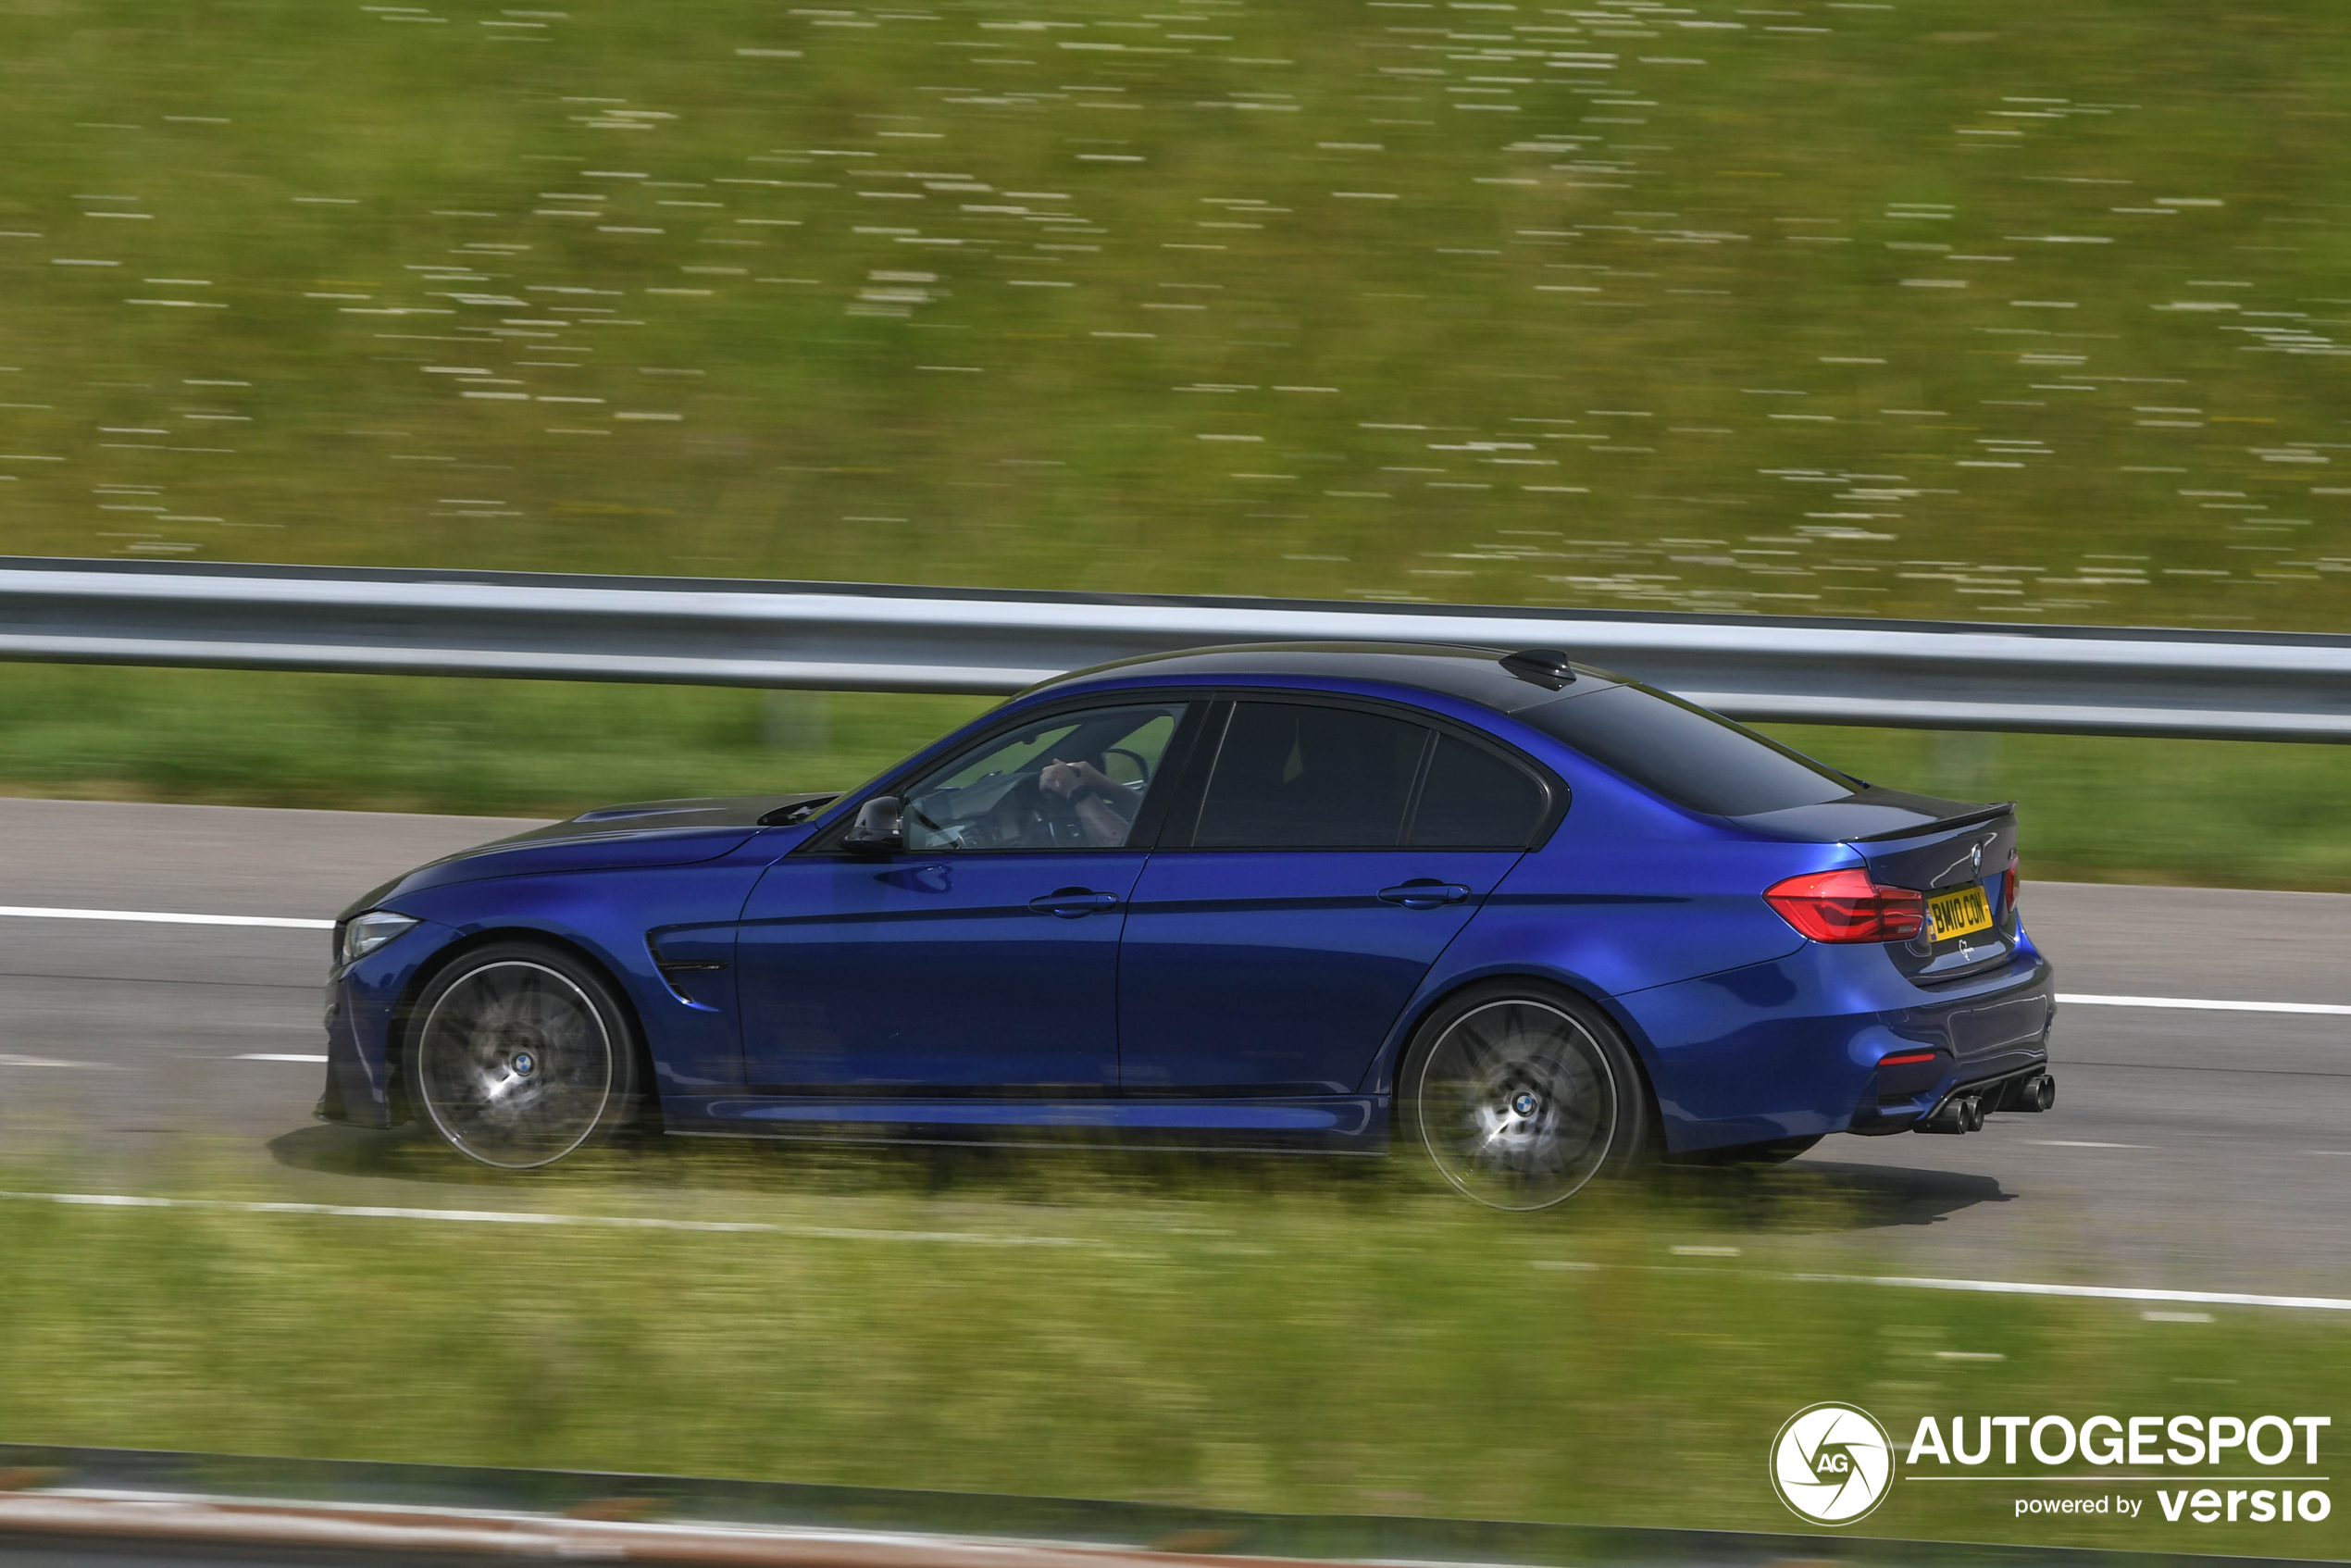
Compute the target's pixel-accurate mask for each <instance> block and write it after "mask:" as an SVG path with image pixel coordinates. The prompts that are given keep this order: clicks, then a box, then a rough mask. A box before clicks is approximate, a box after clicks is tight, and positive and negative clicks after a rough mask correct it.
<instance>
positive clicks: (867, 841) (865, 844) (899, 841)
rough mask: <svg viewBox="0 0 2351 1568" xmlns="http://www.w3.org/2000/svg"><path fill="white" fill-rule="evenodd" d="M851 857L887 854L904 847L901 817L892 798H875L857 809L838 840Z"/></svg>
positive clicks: (877, 796)
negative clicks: (860, 854) (847, 829)
mask: <svg viewBox="0 0 2351 1568" xmlns="http://www.w3.org/2000/svg"><path fill="white" fill-rule="evenodd" d="M840 842H841V847H842V848H843V849H846V850H848V851H850V852H852V853H862V854H889V853H890V852H892V851H895V850H902V849H904V848H905V847H906V835H905V831H904V827H903V814H902V808H901V806H900V803H899V800H898V797H897V796H895V795H876V796H875V797H874V798H873V799H872V800H870V801H867V802H866V803H865V804H864V805H861V806H859V807H858V808H857V820H856V821H855V822H854V823H852V824H851V826H850V829H849V832H848V833H847V834H846V835H845V836H844V837H843V838H842V839H841V841H840Z"/></svg>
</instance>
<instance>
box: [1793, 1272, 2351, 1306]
mask: <svg viewBox="0 0 2351 1568" xmlns="http://www.w3.org/2000/svg"><path fill="white" fill-rule="evenodd" d="M1783 1277H1785V1278H1788V1279H1794V1280H1800V1281H1802V1282H1803V1283H1805V1284H1807V1285H1890V1286H1893V1287H1895V1288H1898V1289H1905V1290H1972V1291H1980V1292H1982V1293H1984V1294H1985V1295H1992V1296H2080V1297H2084V1298H2087V1299H2089V1300H2100V1301H2181V1302H2186V1303H2190V1304H2194V1305H2196V1306H2216V1307H2307V1308H2312V1309H2315V1310H2317V1311H2320V1312H2331V1313H2351V1300H2346V1299H2345V1298H2343V1297H2340V1296H2261V1295H2255V1294H2253V1293H2251V1292H2249V1291H2242V1290H2147V1289H2141V1288H2138V1287H2136V1286H2128V1285H2036V1284H2032V1283H2029V1282H2027V1281H2024V1280H2012V1279H1926V1278H1911V1277H1906V1276H1900V1275H1867V1274H1791V1275H1786V1276H1783Z"/></svg>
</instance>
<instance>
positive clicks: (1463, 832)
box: [1411, 735, 1550, 850]
mask: <svg viewBox="0 0 2351 1568" xmlns="http://www.w3.org/2000/svg"><path fill="white" fill-rule="evenodd" d="M1549 804H1550V802H1549V798H1548V797H1547V796H1546V795H1545V794H1544V792H1543V787H1542V786H1541V785H1539V784H1537V783H1536V781H1535V780H1534V779H1533V778H1530V777H1528V775H1527V773H1526V770H1525V769H1524V768H1522V767H1518V766H1516V765H1512V764H1511V763H1507V762H1504V761H1503V760H1502V759H1501V758H1500V757H1498V756H1496V755H1495V754H1494V753H1491V752H1488V751H1485V750H1482V749H1481V748H1479V747H1476V746H1473V745H1470V744H1469V743H1468V742H1467V741H1463V740H1455V739H1453V737H1451V736H1449V735H1440V736H1438V737H1437V754H1436V755H1435V756H1433V757H1431V758H1430V759H1429V765H1428V778H1427V781H1426V782H1424V784H1422V786H1421V803H1420V805H1419V807H1418V808H1417V809H1415V810H1414V811H1413V813H1412V835H1411V842H1412V845H1413V846H1414V847H1415V848H1418V849H1455V850H1515V849H1524V848H1525V846H1526V840H1528V839H1530V838H1532V837H1533V836H1534V833H1535V828H1536V825H1537V824H1539V823H1540V822H1541V821H1542V820H1543V813H1544V810H1545V808H1546V807H1548V806H1549Z"/></svg>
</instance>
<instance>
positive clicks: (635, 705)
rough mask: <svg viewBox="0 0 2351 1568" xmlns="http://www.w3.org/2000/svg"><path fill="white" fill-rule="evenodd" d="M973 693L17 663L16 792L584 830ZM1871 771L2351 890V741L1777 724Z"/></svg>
mask: <svg viewBox="0 0 2351 1568" xmlns="http://www.w3.org/2000/svg"><path fill="white" fill-rule="evenodd" d="M986 706H987V703H986V702H985V701H984V700H981V699H975V698H957V697H910V696H877V695H870V694H847V693H842V694H834V695H827V694H823V693H809V692H756V691H728V690H719V689H706V688H698V687H631V686H595V685H580V684H568V683H562V682H534V681H487V680H484V681H473V680H445V679H430V678H402V677H391V676H383V677H377V676H324V675H276V674H267V675H265V674H250V673H241V672H230V671H212V670H136V669H106V668H96V667H79V668H77V667H56V666H35V665H0V792H8V793H16V794H44V795H62V796H74V797H82V798H95V799H127V800H167V801H195V802H209V803H221V804H233V805H259V806H316V807H329V808H336V809H346V810H383V811H425V812H453V813H461V814H469V813H485V814H490V815H537V816H566V815H570V814H572V813H573V812H577V811H580V810H584V809H586V808H587V807H589V806H591V805H598V804H605V803H612V802H615V801H622V800H644V799H651V798H659V797H664V796H675V795H698V794H726V793H732V792H742V793H766V792H782V791H787V790H822V789H841V788H846V787H848V786H850V785H852V784H855V783H857V782H858V781H860V780H861V779H864V778H869V777H871V776H872V775H873V774H875V773H877V772H878V771H880V770H881V769H882V768H884V767H886V766H888V765H889V764H890V763H892V762H894V761H896V760H897V759H898V758H900V757H902V756H904V755H905V754H907V753H910V752H912V751H913V750H914V748H915V747H917V746H919V745H921V744H923V743H924V742H926V741H927V740H932V739H934V738H936V737H938V736H939V735H942V734H944V733H946V732H947V731H948V730H949V729H951V728H954V727H955V726H956V725H958V724H960V723H962V722H963V721H964V719H965V718H967V717H969V716H972V715H975V714H976V713H979V712H981V711H982V710H983V709H984V708H985V707H986ZM1776 733H1779V734H1780V735H1782V736H1783V737H1784V738H1785V739H1786V740H1789V741H1790V742H1792V743H1793V744H1795V745H1797V746H1798V747H1801V748H1803V749H1804V750H1807V751H1809V752H1810V753H1813V754H1815V755H1817V756H1820V757H1822V758H1825V759H1826V760H1828V761H1830V762H1832V763H1835V764H1836V765H1838V766H1841V767H1845V768H1847V769H1849V770H1851V771H1853V772H1855V773H1857V774H1860V775H1861V776H1862V777H1864V778H1871V779H1874V780H1876V781H1878V782H1880V783H1885V784H1891V785H1895V786H1897V787H1899V788H1904V789H1914V790H1928V791H1933V792H1942V793H1947V794H1951V795H1956V796H1958V797H1959V798H1962V799H1967V800H2015V801H2018V802H2021V804H2022V808H2023V809H2022V820H2023V828H2024V853H2025V856H2026V860H2025V864H2026V865H2027V867H2028V874H2029V875H2031V876H2034V877H2060V878H2078V879H2082V880H2088V881H2140V882H2178V883H2188V884H2195V885H2203V886H2237V887H2263V888H2303V889H2316V890H2351V812H2346V811H2345V809H2344V807H2345V801H2346V799H2347V798H2351V778H2347V777H2346V772H2347V771H2351V752H2346V751H2345V750H2344V749H2343V748H2342V747H2339V746H2302V745H2271V744H2264V743H2256V742H2245V741H2221V740H2190V741H2174V740H2118V739H2093V738H2087V737H2077V736H2052V735H2007V736H1989V735H1965V734H1930V733H1924V732H1919V731H1909V730H1887V729H1856V728H1835V729H1829V728H1799V727H1793V726H1790V727H1780V728H1778V729H1777V730H1776Z"/></svg>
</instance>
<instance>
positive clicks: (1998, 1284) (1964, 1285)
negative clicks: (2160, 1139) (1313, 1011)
mask: <svg viewBox="0 0 2351 1568" xmlns="http://www.w3.org/2000/svg"><path fill="white" fill-rule="evenodd" d="M1532 1262H1533V1264H1534V1266H1535V1267H1536V1268H1539V1269H1571V1270H1574V1271H1575V1272H1576V1273H1579V1274H1583V1273H1590V1272H1594V1271H1597V1270H1599V1269H1601V1268H1604V1267H1605V1266H1607V1265H1605V1264H1601V1263H1580V1262H1575V1261H1572V1260H1566V1259H1554V1258H1536V1259H1534V1260H1532ZM1644 1266H1648V1265H1644ZM1668 1272H1673V1273H1695V1272H1698V1271H1696V1270H1690V1269H1673V1270H1669V1271H1668ZM1720 1272H1722V1273H1724V1274H1729V1275H1735V1276H1738V1277H1740V1278H1743V1279H1785V1280H1790V1281H1793V1282H1794V1283H1796V1284H1798V1285H1885V1286H1891V1287H1893V1288H1896V1289H1901V1290H1967V1291H1975V1292H1979V1293H1982V1294H1984V1295H1988V1296H2077V1297H2082V1298H2084V1299H2087V1300H2099V1301H2178V1302H2183V1303H2186V1304H2190V1305H2195V1306H2216V1307H2301V1308H2307V1309H2310V1310H2313V1311H2318V1312H2332V1313H2351V1298H2345V1297H2341V1296H2265V1295H2257V1294H2254V1293H2252V1292H2250V1291H2242V1290H2156V1289H2145V1288H2140V1287H2137V1286H2133V1285H2040V1284H2035V1283H2033V1282H2031V1281H2028V1280H2016V1279H1933V1278H1928V1277H1924V1276H1907V1275H1879V1274H1761V1273H1757V1272H1752V1271H1748V1270H1745V1269H1724V1270H1722V1271H1720Z"/></svg>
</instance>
